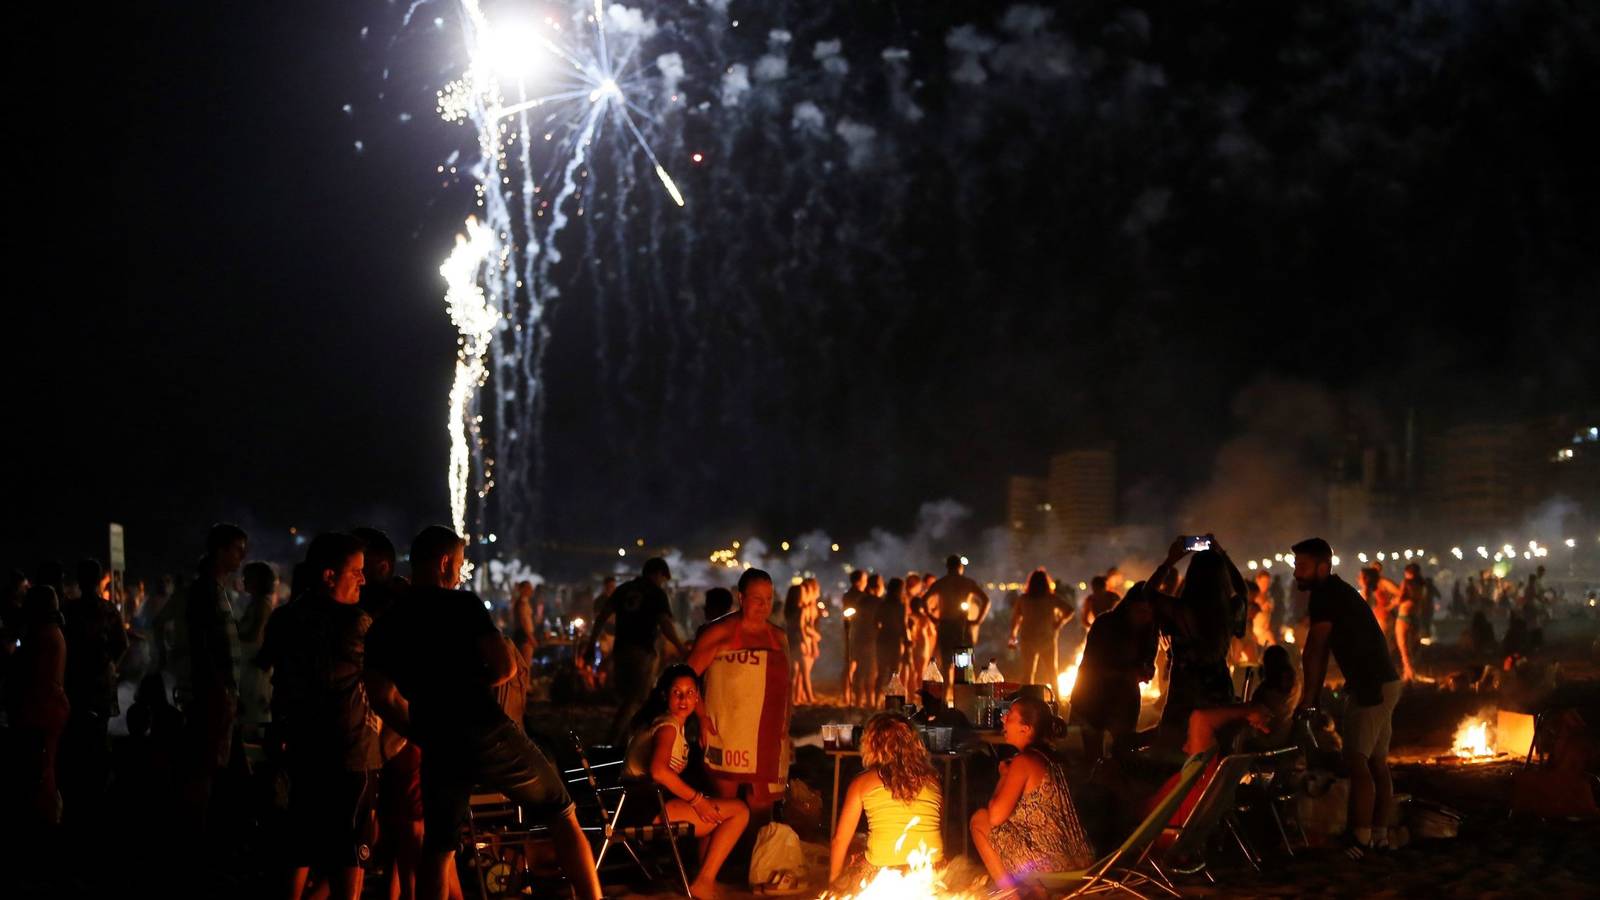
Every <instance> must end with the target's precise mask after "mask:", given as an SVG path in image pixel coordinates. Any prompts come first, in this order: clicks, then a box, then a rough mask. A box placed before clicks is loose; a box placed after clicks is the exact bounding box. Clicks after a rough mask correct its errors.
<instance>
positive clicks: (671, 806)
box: [623, 664, 750, 900]
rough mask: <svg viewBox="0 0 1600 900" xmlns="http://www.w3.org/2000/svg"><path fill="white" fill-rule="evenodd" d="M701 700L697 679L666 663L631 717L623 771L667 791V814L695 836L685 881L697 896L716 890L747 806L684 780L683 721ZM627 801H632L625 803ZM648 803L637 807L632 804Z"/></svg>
mask: <svg viewBox="0 0 1600 900" xmlns="http://www.w3.org/2000/svg"><path fill="white" fill-rule="evenodd" d="M699 703H700V678H699V676H697V675H695V673H694V670H693V669H691V668H689V667H688V666H686V665H682V664H679V665H675V666H669V667H668V668H667V670H666V671H665V672H662V673H661V677H660V679H658V680H657V681H656V687H655V690H654V691H653V692H652V693H651V695H650V701H649V702H648V703H646V704H645V707H644V709H643V710H641V711H640V713H639V715H638V716H637V717H636V718H635V719H634V724H635V726H636V727H635V730H634V734H633V739H632V740H631V741H629V743H628V760H627V763H626V765H625V766H624V769H623V771H624V773H625V774H626V775H627V776H628V777H629V778H637V779H644V778H649V779H650V780H652V781H654V782H655V783H656V784H658V785H660V786H661V788H662V790H664V791H665V792H666V794H667V818H668V819H670V820H671V821H673V822H688V823H690V824H691V825H693V826H694V835H695V837H696V838H698V839H699V841H700V871H699V873H698V874H696V875H695V879H694V882H693V883H692V884H690V885H689V890H690V893H692V894H693V895H694V896H695V897H696V898H700V900H709V898H713V897H718V896H720V895H721V893H720V891H719V890H718V888H717V872H718V871H719V870H720V869H721V868H722V864H723V862H725V861H726V860H727V858H728V853H729V851H731V850H732V849H733V845H734V843H735V842H737V841H738V840H739V835H740V834H742V833H744V829H745V826H746V825H747V824H749V822H750V810H749V809H748V808H747V807H746V806H745V805H744V804H743V803H741V802H740V801H738V800H717V799H712V798H711V797H707V796H706V795H705V794H704V793H703V792H701V791H698V790H696V789H695V788H693V787H691V786H690V785H689V783H688V782H687V781H684V780H683V771H684V769H685V768H686V767H687V766H688V764H689V740H688V737H687V734H686V731H685V729H686V726H687V725H688V722H689V717H690V716H692V715H694V713H695V708H696V707H697V706H698V705H699ZM630 806H631V804H630ZM640 808H649V807H648V806H638V807H634V809H640Z"/></svg>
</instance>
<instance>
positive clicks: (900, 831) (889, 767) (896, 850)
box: [828, 713, 944, 882]
mask: <svg viewBox="0 0 1600 900" xmlns="http://www.w3.org/2000/svg"><path fill="white" fill-rule="evenodd" d="M861 764H862V766H863V767H865V769H866V771H864V772H862V773H861V774H860V775H857V776H856V778H855V780H854V781H851V782H850V789H849V790H848V791H846V792H845V796H844V801H843V803H842V804H841V805H840V807H839V826H838V827H837V828H836V829H834V832H833V847H832V853H831V854H830V855H829V858H828V880H829V881H830V882H837V881H838V880H839V876H840V875H841V874H842V873H844V872H845V871H846V865H845V863H846V860H847V859H848V857H849V856H850V842H851V839H852V838H854V837H855V833H856V825H857V824H858V823H859V822H860V821H861V812H862V810H866V813H867V847H866V854H865V859H864V860H859V859H858V860H857V861H856V862H855V863H854V864H853V865H851V866H850V867H849V870H850V872H851V873H852V874H854V872H855V871H856V870H858V869H865V868H868V867H870V868H874V869H879V868H883V867H885V866H904V865H907V864H909V863H910V861H911V853H912V852H913V851H920V852H924V853H927V854H929V856H930V857H931V858H932V860H933V861H935V862H937V861H939V860H940V858H941V857H942V856H943V855H944V838H943V836H942V835H941V833H940V828H939V825H940V822H941V821H942V820H941V819H940V816H939V813H940V808H941V806H942V798H941V795H940V793H939V776H938V773H936V772H935V771H934V768H933V762H932V760H930V759H929V758H928V750H927V748H926V747H924V746H923V744H922V739H921V738H920V737H918V736H917V732H916V729H914V728H912V727H911V723H910V722H907V721H906V720H905V719H903V718H901V717H900V716H896V715H892V714H890V713H878V714H877V715H875V716H873V717H872V718H871V719H869V720H868V721H867V725H866V728H864V729H863V730H862V735H861Z"/></svg>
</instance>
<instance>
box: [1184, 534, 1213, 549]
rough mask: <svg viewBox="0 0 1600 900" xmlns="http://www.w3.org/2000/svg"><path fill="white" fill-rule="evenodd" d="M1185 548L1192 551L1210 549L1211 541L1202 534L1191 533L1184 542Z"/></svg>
mask: <svg viewBox="0 0 1600 900" xmlns="http://www.w3.org/2000/svg"><path fill="white" fill-rule="evenodd" d="M1183 549H1185V550H1190V551H1200V550H1210V549H1211V541H1209V540H1207V539H1206V538H1205V537H1203V536H1201V535H1198V534H1196V535H1191V536H1190V537H1188V538H1187V539H1185V540H1184V542H1183Z"/></svg>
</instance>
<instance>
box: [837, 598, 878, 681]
mask: <svg viewBox="0 0 1600 900" xmlns="http://www.w3.org/2000/svg"><path fill="white" fill-rule="evenodd" d="M848 581H849V584H850V587H849V588H848V589H846V590H845V592H844V593H843V594H841V595H840V596H839V609H840V611H844V610H851V611H852V612H851V613H850V615H848V616H843V617H842V618H841V621H840V624H839V627H840V628H844V627H845V624H844V623H846V622H848V623H850V624H849V627H850V628H851V629H852V630H851V631H850V633H849V634H850V640H849V641H848V643H847V646H846V651H845V653H844V656H843V657H842V658H843V659H844V661H845V662H844V680H843V683H844V687H843V689H842V693H843V694H844V698H843V699H844V704H845V705H846V706H849V705H850V704H851V703H852V702H853V701H854V700H855V694H856V689H855V688H856V670H857V669H858V668H860V667H861V653H860V651H859V650H858V649H857V648H858V647H859V646H860V643H859V641H860V638H861V631H862V630H864V629H859V628H857V627H856V620H855V617H856V616H858V615H860V614H861V610H863V609H865V608H866V607H867V606H868V605H869V604H870V603H872V601H873V597H872V595H871V594H869V593H867V570H866V569H855V570H854V571H852V572H851V573H850V575H849V578H848Z"/></svg>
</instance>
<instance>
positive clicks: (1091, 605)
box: [1083, 575, 1122, 628]
mask: <svg viewBox="0 0 1600 900" xmlns="http://www.w3.org/2000/svg"><path fill="white" fill-rule="evenodd" d="M1121 599H1122V598H1121V597H1119V596H1117V594H1116V593H1114V592H1113V591H1111V589H1109V588H1108V587H1106V579H1105V576H1104V575H1096V576H1095V577H1093V578H1091V579H1089V596H1087V597H1084V598H1083V627H1085V628H1092V627H1094V620H1095V619H1097V618H1099V617H1100V616H1103V615H1105V614H1106V613H1108V612H1110V611H1111V610H1112V609H1113V608H1115V607H1116V605H1117V601H1119V600H1121Z"/></svg>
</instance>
